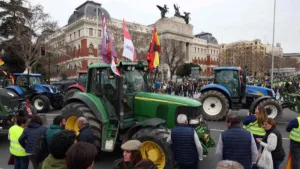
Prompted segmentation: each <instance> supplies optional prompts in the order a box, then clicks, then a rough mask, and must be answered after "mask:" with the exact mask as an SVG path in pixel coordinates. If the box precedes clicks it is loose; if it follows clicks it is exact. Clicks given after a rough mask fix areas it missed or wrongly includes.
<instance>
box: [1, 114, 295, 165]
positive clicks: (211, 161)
mask: <svg viewBox="0 0 300 169" xmlns="http://www.w3.org/2000/svg"><path fill="white" fill-rule="evenodd" d="M58 114H60V111H51V112H49V113H47V115H46V116H47V122H48V124H51V123H52V121H53V118H54V117H55V116H56V115H58ZM238 115H239V116H240V117H241V118H244V117H246V116H247V110H241V111H239V112H238ZM295 117H297V114H296V113H294V112H292V111H290V110H288V109H285V110H284V115H283V118H282V120H280V122H278V123H277V128H278V129H279V130H280V131H281V133H282V135H283V137H284V139H283V146H284V149H285V152H286V154H288V152H289V139H288V133H287V132H286V131H285V127H286V125H287V123H288V122H289V121H290V120H291V119H292V118H295ZM208 125H209V127H210V131H211V136H212V138H213V139H214V140H215V141H218V139H219V135H220V133H221V132H222V131H223V130H226V125H225V122H224V121H219V122H208ZM214 152H215V148H210V149H209V155H208V156H207V157H206V158H204V160H203V161H201V162H200V164H199V168H205V169H214V168H215V166H216V163H215V155H214ZM9 156H10V153H9V141H8V140H7V135H1V136H0V169H13V166H8V165H7V161H8V159H9ZM121 157H122V152H121V151H120V150H116V151H115V152H113V153H101V154H100V155H99V156H98V157H97V158H96V161H95V166H94V168H95V169H110V168H112V166H113V163H114V160H116V159H118V158H121ZM286 160H287V157H286V159H285V161H284V162H283V163H282V165H281V169H283V168H284V166H285V164H286Z"/></svg>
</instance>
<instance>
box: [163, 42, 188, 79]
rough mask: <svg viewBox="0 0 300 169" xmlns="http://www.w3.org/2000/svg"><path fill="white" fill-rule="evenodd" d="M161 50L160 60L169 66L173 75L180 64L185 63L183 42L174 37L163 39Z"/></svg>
mask: <svg viewBox="0 0 300 169" xmlns="http://www.w3.org/2000/svg"><path fill="white" fill-rule="evenodd" d="M161 50H162V53H161V56H160V60H161V61H162V63H165V64H167V65H168V66H169V68H170V73H171V77H172V76H173V75H174V74H175V72H176V70H177V68H178V67H179V66H180V64H182V63H184V51H183V44H182V43H181V42H180V41H177V40H174V39H163V40H162V41H161Z"/></svg>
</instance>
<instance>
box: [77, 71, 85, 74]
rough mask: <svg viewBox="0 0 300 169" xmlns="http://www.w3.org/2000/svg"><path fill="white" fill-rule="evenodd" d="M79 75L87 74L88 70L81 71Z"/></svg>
mask: <svg viewBox="0 0 300 169" xmlns="http://www.w3.org/2000/svg"><path fill="white" fill-rule="evenodd" d="M78 73H79V74H87V70H79V71H78Z"/></svg>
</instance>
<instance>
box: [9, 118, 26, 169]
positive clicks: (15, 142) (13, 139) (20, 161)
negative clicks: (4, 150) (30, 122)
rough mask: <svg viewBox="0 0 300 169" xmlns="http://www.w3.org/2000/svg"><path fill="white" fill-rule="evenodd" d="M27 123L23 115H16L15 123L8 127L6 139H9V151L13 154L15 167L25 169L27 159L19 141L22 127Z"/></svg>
mask: <svg viewBox="0 0 300 169" xmlns="http://www.w3.org/2000/svg"><path fill="white" fill-rule="evenodd" d="M26 123H27V118H26V117H25V116H19V117H17V124H16V125H13V126H12V127H10V128H9V131H8V139H9V140H10V148H9V151H10V153H11V154H12V155H13V156H14V165H15V169H27V168H28V165H29V159H28V157H27V155H26V151H25V149H24V148H23V147H22V146H21V144H20V143H19V138H20V137H21V135H22V133H23V131H24V128H25V126H26Z"/></svg>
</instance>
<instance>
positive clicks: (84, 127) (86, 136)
mask: <svg viewBox="0 0 300 169" xmlns="http://www.w3.org/2000/svg"><path fill="white" fill-rule="evenodd" d="M77 124H78V128H79V135H78V136H77V142H81V141H83V142H87V143H91V144H94V135H93V131H92V128H91V127H90V125H89V122H88V120H87V119H86V118H85V117H79V118H78V120H77Z"/></svg>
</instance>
